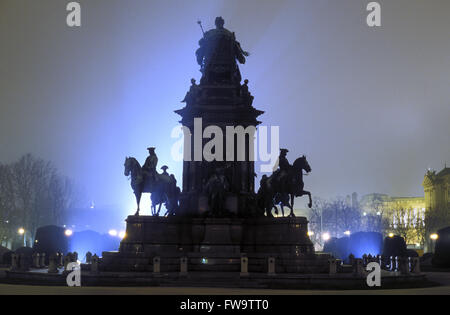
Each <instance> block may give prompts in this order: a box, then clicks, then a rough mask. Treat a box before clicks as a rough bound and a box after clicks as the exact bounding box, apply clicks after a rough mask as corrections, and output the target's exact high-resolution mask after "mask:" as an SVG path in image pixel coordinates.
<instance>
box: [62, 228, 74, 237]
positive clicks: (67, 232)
mask: <svg viewBox="0 0 450 315" xmlns="http://www.w3.org/2000/svg"><path fill="white" fill-rule="evenodd" d="M64 234H65V235H66V236H71V235H72V234H73V231H72V230H69V229H67V230H65V231H64Z"/></svg>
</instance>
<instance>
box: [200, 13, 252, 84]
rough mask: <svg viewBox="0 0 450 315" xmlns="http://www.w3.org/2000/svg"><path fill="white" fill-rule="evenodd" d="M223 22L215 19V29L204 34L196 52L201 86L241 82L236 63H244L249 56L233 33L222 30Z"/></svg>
mask: <svg viewBox="0 0 450 315" xmlns="http://www.w3.org/2000/svg"><path fill="white" fill-rule="evenodd" d="M224 23H225V21H224V20H223V18H222V17H217V18H216V21H215V24H216V28H215V29H212V30H209V31H207V32H206V33H204V35H203V38H202V39H201V40H200V41H199V45H200V48H199V49H198V50H197V51H196V56H197V62H198V64H199V65H200V66H201V72H202V74H203V76H202V79H201V80H200V83H201V84H218V83H234V84H239V83H240V82H241V73H240V71H239V67H238V65H237V63H236V60H238V61H239V62H240V63H241V64H244V63H245V57H247V56H249V55H250V54H249V53H248V52H246V51H244V50H243V49H242V48H241V44H240V43H239V42H238V41H237V40H236V36H235V34H234V33H232V32H230V31H229V30H227V29H226V28H224Z"/></svg>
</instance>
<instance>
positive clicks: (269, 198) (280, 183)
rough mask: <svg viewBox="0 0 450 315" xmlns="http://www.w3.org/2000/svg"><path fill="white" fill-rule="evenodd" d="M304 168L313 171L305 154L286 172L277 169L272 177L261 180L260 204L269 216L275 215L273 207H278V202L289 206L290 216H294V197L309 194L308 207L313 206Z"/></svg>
mask: <svg viewBox="0 0 450 315" xmlns="http://www.w3.org/2000/svg"><path fill="white" fill-rule="evenodd" d="M303 170H305V171H306V172H307V173H309V172H311V167H310V166H309V163H308V161H307V160H306V157H305V156H302V157H300V158H298V159H297V160H295V162H294V163H293V164H292V165H290V166H289V168H288V170H287V172H286V174H281V173H280V171H279V170H278V171H275V172H274V173H273V174H272V175H271V176H270V177H265V178H263V180H261V187H260V191H259V192H258V196H259V205H260V206H262V207H263V208H264V211H265V212H266V215H267V216H268V217H273V215H272V209H274V208H275V209H277V208H276V206H275V205H276V204H282V211H283V216H284V209H283V207H284V206H286V207H288V208H289V209H290V210H291V212H290V214H289V216H290V217H294V216H295V215H294V199H295V197H301V196H304V195H308V197H309V203H308V207H309V208H311V207H312V199H311V193H310V192H309V191H306V190H304V183H303Z"/></svg>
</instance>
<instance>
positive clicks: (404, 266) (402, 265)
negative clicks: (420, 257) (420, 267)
mask: <svg viewBox="0 0 450 315" xmlns="http://www.w3.org/2000/svg"><path fill="white" fill-rule="evenodd" d="M398 264H399V267H398V269H399V270H400V272H401V273H402V274H403V275H407V274H409V260H408V258H407V257H398Z"/></svg>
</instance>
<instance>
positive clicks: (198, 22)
mask: <svg viewBox="0 0 450 315" xmlns="http://www.w3.org/2000/svg"><path fill="white" fill-rule="evenodd" d="M197 24H198V25H200V28H201V30H202V33H203V36H205V31H204V30H203V26H202V21H200V20H198V21H197Z"/></svg>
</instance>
